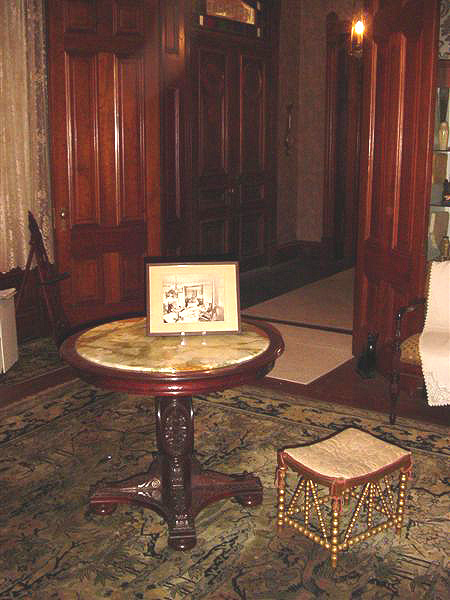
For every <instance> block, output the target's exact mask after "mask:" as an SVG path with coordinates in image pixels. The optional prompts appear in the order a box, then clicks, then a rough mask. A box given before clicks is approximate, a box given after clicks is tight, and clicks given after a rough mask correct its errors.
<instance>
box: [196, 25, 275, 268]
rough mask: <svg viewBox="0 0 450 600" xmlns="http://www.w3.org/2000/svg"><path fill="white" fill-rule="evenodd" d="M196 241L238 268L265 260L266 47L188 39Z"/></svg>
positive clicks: (267, 221)
mask: <svg viewBox="0 0 450 600" xmlns="http://www.w3.org/2000/svg"><path fill="white" fill-rule="evenodd" d="M192 57H193V59H192V60H193V62H192V64H193V107H194V109H193V176H192V190H193V209H194V219H193V222H194V240H195V244H196V250H197V252H198V253H199V254H201V255H216V256H217V255H218V256H220V255H223V256H225V255H232V256H235V257H237V258H238V259H239V260H240V264H241V269H245V268H252V267H256V266H260V265H261V264H264V263H265V262H266V261H267V254H268V239H269V235H270V227H271V225H272V223H271V222H270V214H271V213H270V207H269V203H268V200H267V199H268V198H269V197H270V198H271V199H272V200H273V196H271V195H270V194H269V193H268V189H269V187H270V186H271V185H272V170H271V163H270V160H268V155H267V145H268V143H270V140H269V137H268V131H269V123H270V118H271V116H270V114H269V110H268V108H269V103H270V100H269V93H268V89H267V81H268V76H269V74H268V70H269V64H270V63H269V60H268V57H267V55H266V51H265V50H262V49H261V48H257V49H256V50H255V48H254V47H252V45H251V44H245V43H241V44H237V43H236V42H234V43H232V42H228V41H227V40H226V38H225V39H224V37H223V36H222V39H221V40H220V41H218V39H217V38H213V37H211V36H210V37H208V36H198V37H197V38H196V39H195V41H194V43H193V52H192Z"/></svg>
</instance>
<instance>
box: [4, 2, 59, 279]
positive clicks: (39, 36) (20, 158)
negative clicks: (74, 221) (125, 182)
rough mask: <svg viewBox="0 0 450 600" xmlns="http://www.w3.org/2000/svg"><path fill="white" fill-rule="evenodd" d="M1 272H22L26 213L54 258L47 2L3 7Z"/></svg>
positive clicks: (25, 246)
mask: <svg viewBox="0 0 450 600" xmlns="http://www.w3.org/2000/svg"><path fill="white" fill-rule="evenodd" d="M0 40H1V43H0V272H6V271H9V270H11V269H13V268H15V267H22V268H23V267H24V266H25V264H26V260H27V256H28V252H29V231H28V217H27V214H28V211H29V210H31V212H32V213H33V214H34V216H35V218H36V221H37V222H38V224H39V227H40V228H41V231H42V237H43V239H44V243H45V245H46V249H47V252H48V254H49V258H50V260H52V259H53V232H52V219H51V201H50V181H49V158H48V115H47V67H46V46H45V18H44V2H43V0H8V1H7V2H6V1H1V2H0Z"/></svg>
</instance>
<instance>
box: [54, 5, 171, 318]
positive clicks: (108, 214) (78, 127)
mask: <svg viewBox="0 0 450 600" xmlns="http://www.w3.org/2000/svg"><path fill="white" fill-rule="evenodd" d="M158 5H159V3H158V1H157V0H92V1H90V2H86V1H85V0H49V2H48V31H49V88H50V98H49V100H50V124H51V148H52V156H51V161H52V183H53V187H52V189H53V203H54V207H55V215H54V216H55V231H56V255H57V262H58V267H59V269H60V270H62V271H68V272H70V274H71V277H70V278H69V279H68V280H67V281H65V282H64V283H63V285H62V289H61V292H62V300H63V304H64V308H65V310H66V312H67V315H68V317H69V319H70V321H71V324H72V325H76V324H79V323H83V322H87V321H92V320H97V319H103V318H106V317H110V316H116V315H119V314H125V313H130V312H136V311H143V310H144V306H145V303H144V298H145V295H144V288H145V277H144V263H143V257H144V256H145V255H146V254H158V253H159V252H160V200H159V155H160V145H159V59H158V53H159V32H158V18H159V17H158Z"/></svg>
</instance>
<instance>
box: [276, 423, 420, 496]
mask: <svg viewBox="0 0 450 600" xmlns="http://www.w3.org/2000/svg"><path fill="white" fill-rule="evenodd" d="M282 455H283V458H284V460H286V461H287V462H289V465H290V466H291V467H292V468H294V469H295V470H296V471H299V472H301V473H303V474H305V475H308V476H309V477H311V479H313V480H315V481H317V482H318V483H322V484H324V485H328V486H329V487H330V491H331V494H332V495H336V494H340V493H342V491H343V490H344V489H347V488H349V487H353V486H355V485H359V484H361V483H364V482H365V481H369V480H374V479H380V478H381V477H384V476H385V475H387V474H388V473H392V472H393V471H396V470H398V469H400V468H403V469H408V468H409V467H410V466H411V453H410V452H408V451H407V450H403V449H402V448H399V447H398V446H394V445H393V444H389V443H388V442H384V441H383V440H380V439H378V438H376V437H374V436H373V435H371V434H370V433H366V432H365V431H361V430H359V429H355V428H353V427H349V428H348V429H345V430H344V431H341V432H340V433H338V434H336V435H333V436H332V437H330V438H328V439H326V440H322V441H320V442H316V443H315V444H311V445H309V446H300V447H297V448H285V449H284V450H283V451H282Z"/></svg>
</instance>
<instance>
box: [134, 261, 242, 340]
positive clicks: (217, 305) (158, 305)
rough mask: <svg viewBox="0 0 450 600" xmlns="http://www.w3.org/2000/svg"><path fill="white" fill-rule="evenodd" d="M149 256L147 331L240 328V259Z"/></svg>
mask: <svg viewBox="0 0 450 600" xmlns="http://www.w3.org/2000/svg"><path fill="white" fill-rule="evenodd" d="M157 260H158V259H155V262H153V259H149V258H147V259H146V265H145V269H146V279H147V335H180V334H186V335H188V334H201V333H233V332H237V331H240V326H241V322H240V303H239V266H238V263H237V262H234V261H230V262H182V263H177V262H156V261H157Z"/></svg>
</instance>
